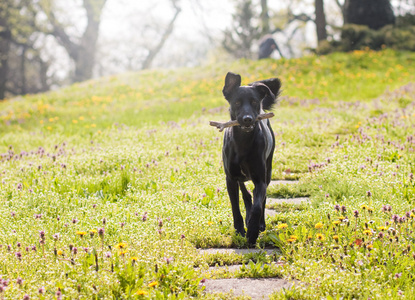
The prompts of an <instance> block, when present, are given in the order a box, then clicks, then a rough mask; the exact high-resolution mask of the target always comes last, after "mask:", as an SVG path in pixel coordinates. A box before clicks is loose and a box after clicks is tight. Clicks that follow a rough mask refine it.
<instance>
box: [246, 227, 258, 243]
mask: <svg viewBox="0 0 415 300" xmlns="http://www.w3.org/2000/svg"><path fill="white" fill-rule="evenodd" d="M258 235H259V232H253V231H250V230H249V229H248V232H247V233H246V239H247V240H248V244H250V245H255V244H256V240H257V239H258Z"/></svg>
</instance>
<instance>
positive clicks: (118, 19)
mask: <svg viewBox="0 0 415 300" xmlns="http://www.w3.org/2000/svg"><path fill="white" fill-rule="evenodd" d="M179 3H180V7H181V8H182V11H181V13H180V15H179V17H178V19H177V22H176V23H175V32H176V33H182V34H185V35H193V34H194V35H196V34H198V33H200V32H201V30H202V29H203V26H202V22H200V19H201V18H203V19H204V21H205V24H206V26H207V27H208V28H210V29H212V30H218V29H224V28H226V26H227V25H228V24H229V23H230V20H231V17H232V11H233V3H231V1H228V0H209V1H202V0H198V1H196V0H181V1H179ZM202 11H203V15H202ZM173 15H174V10H173V8H172V5H171V1H170V0H158V1H154V0H153V1H152V0H145V1H143V0H141V1H140V0H139V1H136V0H108V2H107V4H106V6H105V10H104V12H103V15H102V23H101V34H103V35H105V36H107V35H108V36H111V35H117V34H120V33H121V32H123V31H127V30H131V28H129V27H128V22H126V21H127V20H131V19H134V18H136V19H137V21H138V20H139V19H142V18H149V17H150V18H153V19H154V21H155V22H157V21H160V23H167V22H169V21H170V20H171V18H172V17H173Z"/></svg>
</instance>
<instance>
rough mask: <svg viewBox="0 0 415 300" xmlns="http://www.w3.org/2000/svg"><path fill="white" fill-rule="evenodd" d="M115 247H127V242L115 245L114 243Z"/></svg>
mask: <svg viewBox="0 0 415 300" xmlns="http://www.w3.org/2000/svg"><path fill="white" fill-rule="evenodd" d="M115 248H117V249H125V248H127V243H118V244H117V245H115Z"/></svg>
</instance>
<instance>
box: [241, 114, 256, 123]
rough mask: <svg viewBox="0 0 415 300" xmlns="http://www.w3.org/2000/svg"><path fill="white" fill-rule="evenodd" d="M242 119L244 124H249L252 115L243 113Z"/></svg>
mask: <svg viewBox="0 0 415 300" xmlns="http://www.w3.org/2000/svg"><path fill="white" fill-rule="evenodd" d="M242 121H243V122H244V123H245V124H251V123H252V121H253V118H252V116H250V115H245V116H243V118H242Z"/></svg>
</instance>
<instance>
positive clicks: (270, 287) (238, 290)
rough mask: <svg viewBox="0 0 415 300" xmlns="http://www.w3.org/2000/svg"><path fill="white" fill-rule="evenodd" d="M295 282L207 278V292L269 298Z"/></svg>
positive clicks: (268, 279)
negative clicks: (273, 293)
mask: <svg viewBox="0 0 415 300" xmlns="http://www.w3.org/2000/svg"><path fill="white" fill-rule="evenodd" d="M293 285H294V283H293V282H290V281H287V280H284V279H280V278H258V279H253V278H229V279H216V280H206V282H205V283H204V286H205V287H206V288H205V292H206V293H229V292H231V293H233V295H234V296H241V295H246V296H249V297H251V299H254V300H256V299H268V298H269V295H270V294H271V293H272V292H273V291H275V290H280V289H289V288H291V287H292V286H293Z"/></svg>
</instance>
